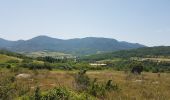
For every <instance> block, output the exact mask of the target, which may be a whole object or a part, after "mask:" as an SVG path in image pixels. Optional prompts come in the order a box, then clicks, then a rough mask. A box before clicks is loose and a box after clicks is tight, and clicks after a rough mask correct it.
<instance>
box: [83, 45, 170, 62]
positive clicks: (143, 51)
mask: <svg viewBox="0 0 170 100" xmlns="http://www.w3.org/2000/svg"><path fill="white" fill-rule="evenodd" d="M155 56H156V57H158V56H164V57H170V46H158V47H144V48H138V49H132V50H121V51H116V52H110V53H102V54H95V55H90V56H84V57H82V59H84V60H103V59H112V58H130V57H155Z"/></svg>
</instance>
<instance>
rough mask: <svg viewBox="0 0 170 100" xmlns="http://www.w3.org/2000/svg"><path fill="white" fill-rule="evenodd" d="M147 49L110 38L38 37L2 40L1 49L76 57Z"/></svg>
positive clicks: (0, 41) (136, 44)
mask: <svg viewBox="0 0 170 100" xmlns="http://www.w3.org/2000/svg"><path fill="white" fill-rule="evenodd" d="M141 47H145V46H144V45H141V44H138V43H129V42H124V41H117V40H115V39H110V38H97V37H86V38H75V39H68V40H62V39H56V38H52V37H48V36H37V37H34V38H32V39H29V40H18V41H9V40H5V39H2V38H0V49H7V50H11V51H15V52H35V51H44V50H47V51H57V52H64V53H70V54H75V55H88V54H96V53H101V52H110V51H118V50H129V49H135V48H141Z"/></svg>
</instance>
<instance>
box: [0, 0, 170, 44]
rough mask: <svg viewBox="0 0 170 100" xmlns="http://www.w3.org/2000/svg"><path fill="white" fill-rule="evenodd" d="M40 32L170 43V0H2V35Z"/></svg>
mask: <svg viewBox="0 0 170 100" xmlns="http://www.w3.org/2000/svg"><path fill="white" fill-rule="evenodd" d="M38 35H48V36H52V37H55V38H60V39H70V38H83V37H107V38H114V39H117V40H120V41H128V42H134V43H141V44H144V45H147V46H158V45H169V46H170V0H0V38H5V39H8V40H19V39H30V38H32V37H35V36H38Z"/></svg>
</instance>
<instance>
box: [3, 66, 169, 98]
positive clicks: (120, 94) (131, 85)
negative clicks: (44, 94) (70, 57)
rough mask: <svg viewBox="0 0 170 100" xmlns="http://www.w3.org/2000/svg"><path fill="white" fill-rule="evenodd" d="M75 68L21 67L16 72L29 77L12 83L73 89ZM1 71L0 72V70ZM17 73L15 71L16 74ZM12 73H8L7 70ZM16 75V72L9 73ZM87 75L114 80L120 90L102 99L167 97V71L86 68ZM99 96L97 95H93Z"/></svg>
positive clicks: (92, 77) (32, 89)
mask: <svg viewBox="0 0 170 100" xmlns="http://www.w3.org/2000/svg"><path fill="white" fill-rule="evenodd" d="M77 72H78V71H60V70H56V71H47V70H39V71H30V70H25V69H23V70H22V71H20V72H19V73H27V74H30V75H31V77H30V78H26V79H23V78H17V80H16V84H18V85H19V86H20V88H23V89H28V90H29V92H28V93H27V94H32V93H33V91H34V90H35V87H36V86H40V89H41V90H42V91H47V90H49V89H52V88H54V87H66V88H68V89H71V90H75V80H74V75H75V74H76V73H77ZM3 73H4V74H3ZM5 73H9V70H1V74H0V75H1V76H0V77H1V80H3V79H2V78H3V75H5ZM19 73H17V74H19ZM10 74H12V73H10ZM13 74H15V75H17V74H16V73H13ZM87 75H88V76H89V77H90V79H91V80H93V79H94V78H97V80H98V82H100V83H104V82H107V81H108V80H113V83H116V84H118V86H119V87H120V91H117V92H114V91H112V92H108V93H107V94H106V96H105V100H169V99H170V74H169V73H161V74H160V76H159V75H158V74H156V73H142V75H137V76H136V75H131V74H128V73H125V72H122V71H109V70H103V71H88V72H87ZM96 99H100V98H96Z"/></svg>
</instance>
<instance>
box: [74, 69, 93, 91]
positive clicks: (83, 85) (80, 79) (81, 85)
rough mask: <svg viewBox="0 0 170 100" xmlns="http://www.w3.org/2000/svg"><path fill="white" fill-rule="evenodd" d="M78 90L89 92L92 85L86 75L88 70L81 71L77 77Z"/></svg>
mask: <svg viewBox="0 0 170 100" xmlns="http://www.w3.org/2000/svg"><path fill="white" fill-rule="evenodd" d="M75 81H76V88H77V89H78V90H80V91H81V90H87V88H88V86H89V85H90V78H89V77H88V76H87V75H86V70H81V71H80V72H79V73H78V74H77V75H75Z"/></svg>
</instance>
